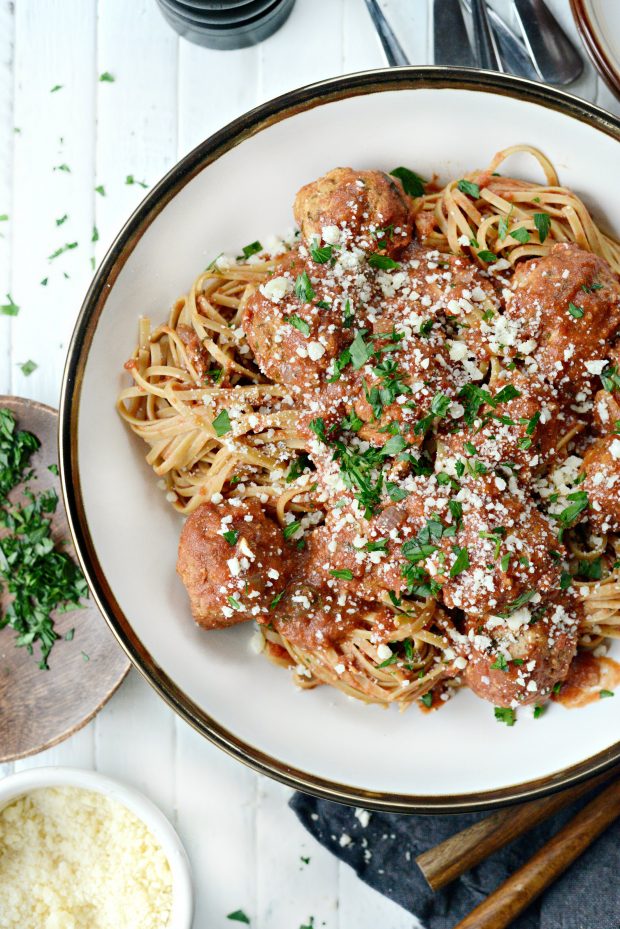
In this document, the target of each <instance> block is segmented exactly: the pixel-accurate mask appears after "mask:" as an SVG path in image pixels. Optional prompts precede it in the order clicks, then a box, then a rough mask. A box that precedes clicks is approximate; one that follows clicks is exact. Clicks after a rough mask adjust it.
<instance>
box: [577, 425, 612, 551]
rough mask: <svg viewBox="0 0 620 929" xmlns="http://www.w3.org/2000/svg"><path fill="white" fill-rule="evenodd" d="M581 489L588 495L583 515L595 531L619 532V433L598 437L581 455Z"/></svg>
mask: <svg viewBox="0 0 620 929" xmlns="http://www.w3.org/2000/svg"><path fill="white" fill-rule="evenodd" d="M582 471H583V473H584V474H585V476H586V477H585V480H584V482H583V484H582V485H581V488H580V489H582V490H585V492H586V493H587V495H588V501H589V507H588V510H587V513H586V515H587V517H588V520H589V522H590V526H591V527H592V528H593V529H594V530H595V532H601V533H603V534H604V533H606V532H620V436H618V435H608V436H605V437H604V438H602V439H598V440H597V441H596V442H595V443H594V444H593V445H591V446H590V448H589V449H588V450H587V452H586V453H585V455H584V458H583V466H582Z"/></svg>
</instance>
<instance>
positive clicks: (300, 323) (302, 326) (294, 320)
mask: <svg viewBox="0 0 620 929" xmlns="http://www.w3.org/2000/svg"><path fill="white" fill-rule="evenodd" d="M284 322H285V323H289V325H291V326H293V328H295V329H298V330H299V331H300V332H301V333H302V335H306V336H307V335H310V324H309V323H307V322H306V320H305V319H302V318H301V316H298V315H297V313H293V314H292V315H291V316H285V317H284Z"/></svg>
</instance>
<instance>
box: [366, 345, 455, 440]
mask: <svg viewBox="0 0 620 929" xmlns="http://www.w3.org/2000/svg"><path fill="white" fill-rule="evenodd" d="M384 345H385V346H387V347H388V348H390V349H394V351H389V352H388V353H386V354H385V355H384V356H383V357H382V358H381V360H380V361H378V360H376V361H375V362H374V363H371V365H372V366H371V373H370V374H367V373H366V372H367V370H368V369H367V368H365V369H364V371H363V373H362V376H361V384H360V386H359V388H358V395H357V399H356V400H355V404H354V409H355V412H356V414H357V415H358V416H359V417H360V419H362V420H363V421H364V423H366V424H367V425H364V426H362V428H361V429H360V430H359V435H360V437H361V438H362V439H366V440H367V441H369V442H372V443H373V444H374V445H385V443H386V442H387V441H388V440H389V439H390V438H391V435H392V433H391V432H390V426H391V424H393V423H398V425H399V427H400V433H401V435H403V436H404V437H405V439H406V440H407V443H408V444H409V445H414V446H415V445H421V444H422V442H423V440H424V433H425V429H424V426H423V424H422V425H418V424H419V423H420V420H422V419H424V418H425V417H427V416H428V415H429V414H430V413H431V412H432V409H431V407H432V403H433V399H434V397H435V396H436V395H437V394H445V395H447V394H448V393H453V386H452V380H451V377H450V362H449V360H448V355H447V352H446V350H445V348H444V346H443V343H442V342H438V343H437V342H435V341H434V340H433V341H431V340H429V339H424V338H420V337H419V336H415V335H412V336H410V337H407V338H405V339H403V340H402V342H399V343H396V344H392V343H391V342H390V338H389V336H388V335H387V334H386V340H385V342H383V340H375V343H374V347H375V348H376V349H378V350H379V351H380V350H381V348H382V346H384Z"/></svg>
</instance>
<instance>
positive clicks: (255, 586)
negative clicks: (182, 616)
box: [177, 500, 289, 629]
mask: <svg viewBox="0 0 620 929" xmlns="http://www.w3.org/2000/svg"><path fill="white" fill-rule="evenodd" d="M223 533H226V536H224V535H223ZM177 571H178V573H179V576H180V578H181V580H182V581H183V583H184V584H185V587H186V589H187V593H188V595H189V599H190V603H191V608H192V614H193V616H194V619H195V620H196V622H197V623H198V624H199V625H201V626H204V627H205V628H206V629H215V628H218V627H224V626H233V625H235V624H236V623H240V622H245V621H246V620H249V619H256V620H258V621H259V622H265V621H267V622H268V621H269V606H270V603H271V602H272V600H273V599H274V597H275V596H277V594H278V593H279V592H280V591H281V590H282V588H283V587H284V585H285V583H286V581H287V577H288V571H289V568H288V551H287V548H286V544H285V543H284V540H283V537H282V531H281V529H280V527H279V526H278V525H277V523H275V522H274V521H273V520H272V519H271V518H270V517H269V516H267V514H266V513H265V512H264V511H263V509H262V507H261V505H260V503H259V502H258V501H257V500H245V501H239V505H238V506H233V504H232V502H231V501H227V502H225V503H221V504H218V505H216V504H214V503H204V504H203V505H202V506H200V507H198V509H197V510H195V511H194V512H193V513H192V514H191V516H189V517H188V519H187V521H186V523H185V525H184V527H183V531H182V532H181V538H180V540H179V556H178V560H177Z"/></svg>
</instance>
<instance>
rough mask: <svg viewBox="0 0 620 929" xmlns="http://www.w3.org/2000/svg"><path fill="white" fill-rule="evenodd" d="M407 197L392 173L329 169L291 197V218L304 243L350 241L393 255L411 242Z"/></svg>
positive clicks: (365, 249) (359, 246)
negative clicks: (293, 197) (295, 223)
mask: <svg viewBox="0 0 620 929" xmlns="http://www.w3.org/2000/svg"><path fill="white" fill-rule="evenodd" d="M410 209H411V202H410V200H409V197H407V195H406V194H405V192H404V190H403V188H402V185H401V183H400V181H399V180H397V179H396V178H395V177H391V176H390V175H389V174H384V173H383V172H382V171H354V170H353V168H334V170H333V171H329V172H328V174H325V175H324V176H323V177H320V178H319V179H318V180H317V181H313V182H312V183H311V184H306V186H305V187H302V188H301V190H300V191H299V192H298V194H297V196H296V197H295V205H294V213H295V221H296V222H297V224H298V225H299V227H300V229H301V233H302V236H303V237H304V239H305V241H306V242H307V243H309V244H311V243H312V242H313V240H318V241H319V242H320V241H327V242H328V243H329V244H334V243H341V244H343V245H347V244H349V243H350V244H353V245H355V246H357V247H358V248H362V249H364V251H368V252H383V253H385V254H388V255H396V254H398V253H399V252H400V251H401V250H402V249H403V248H404V247H405V246H406V245H408V244H409V242H410V241H411V224H412V220H411V214H410Z"/></svg>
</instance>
